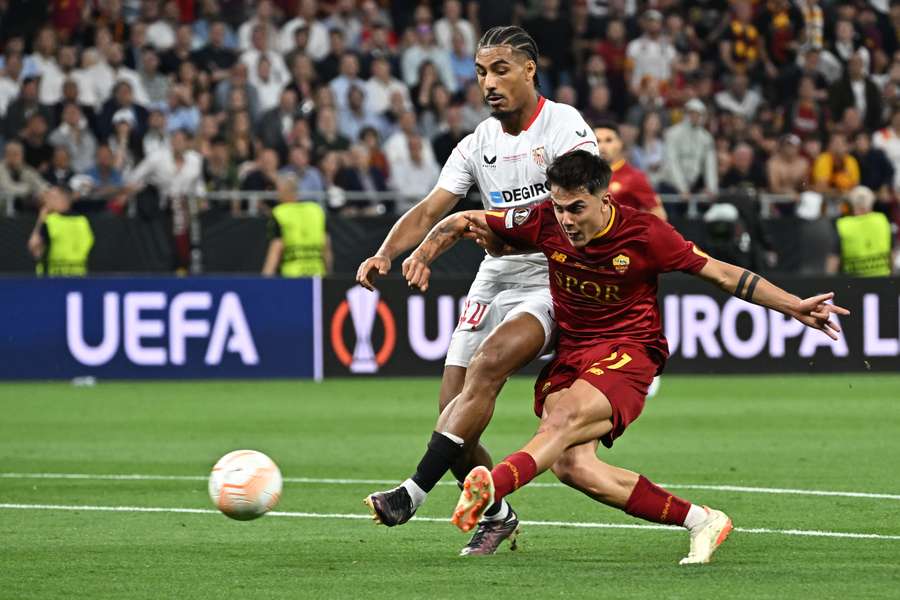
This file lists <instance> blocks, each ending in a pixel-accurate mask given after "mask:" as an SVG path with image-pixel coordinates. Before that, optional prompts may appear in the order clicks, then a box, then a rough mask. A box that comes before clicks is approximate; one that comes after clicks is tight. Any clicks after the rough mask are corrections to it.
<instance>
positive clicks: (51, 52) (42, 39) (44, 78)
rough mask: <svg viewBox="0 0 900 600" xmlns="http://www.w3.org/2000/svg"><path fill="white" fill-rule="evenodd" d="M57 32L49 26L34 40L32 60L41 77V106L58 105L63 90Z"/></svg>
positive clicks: (39, 93) (41, 30)
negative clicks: (58, 58) (58, 60)
mask: <svg viewBox="0 0 900 600" xmlns="http://www.w3.org/2000/svg"><path fill="white" fill-rule="evenodd" d="M56 53H57V39H56V30H54V29H53V27H50V26H49V25H45V26H44V27H41V29H40V30H39V31H38V34H37V38H36V39H35V40H34V52H33V53H32V54H31V60H32V61H33V62H34V64H35V66H36V67H37V70H38V72H39V73H40V75H41V84H40V86H39V91H38V98H39V99H40V101H41V104H56V103H57V102H58V101H59V96H60V92H61V90H62V82H63V72H62V70H61V69H60V68H59V65H58V64H57V62H56Z"/></svg>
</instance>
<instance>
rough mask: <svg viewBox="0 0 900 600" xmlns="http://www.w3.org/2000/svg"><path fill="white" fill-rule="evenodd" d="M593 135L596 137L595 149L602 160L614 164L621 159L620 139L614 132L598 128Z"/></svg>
mask: <svg viewBox="0 0 900 600" xmlns="http://www.w3.org/2000/svg"><path fill="white" fill-rule="evenodd" d="M594 135H596V136H597V149H598V150H599V151H600V156H601V157H602V158H603V160H605V161H606V162H608V163H614V162H616V161H617V160H619V158H621V157H622V138H620V137H619V135H618V134H617V133H616V132H615V131H613V130H612V129H606V128H605V127H598V128H597V129H595V130H594Z"/></svg>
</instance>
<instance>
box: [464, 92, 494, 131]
mask: <svg viewBox="0 0 900 600" xmlns="http://www.w3.org/2000/svg"><path fill="white" fill-rule="evenodd" d="M490 116H491V112H490V111H489V110H488V109H487V106H485V104H484V98H483V97H482V96H481V88H479V87H478V83H476V82H472V83H470V84H469V85H468V87H466V95H465V102H464V103H463V107H462V118H463V128H464V129H466V130H468V131H475V128H476V127H478V124H479V123H481V122H482V121H484V120H485V119H487V118H488V117H490Z"/></svg>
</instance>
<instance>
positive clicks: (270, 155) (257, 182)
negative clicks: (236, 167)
mask: <svg viewBox="0 0 900 600" xmlns="http://www.w3.org/2000/svg"><path fill="white" fill-rule="evenodd" d="M278 165H279V160H278V153H277V152H275V150H273V149H272V148H263V149H262V151H261V152H260V153H259V157H258V158H257V159H256V162H255V163H254V164H253V165H252V167H251V168H250V169H249V170H248V171H247V172H245V173H244V177H243V179H242V180H241V189H242V190H246V191H253V192H271V191H274V190H275V184H276V183H277V179H278Z"/></svg>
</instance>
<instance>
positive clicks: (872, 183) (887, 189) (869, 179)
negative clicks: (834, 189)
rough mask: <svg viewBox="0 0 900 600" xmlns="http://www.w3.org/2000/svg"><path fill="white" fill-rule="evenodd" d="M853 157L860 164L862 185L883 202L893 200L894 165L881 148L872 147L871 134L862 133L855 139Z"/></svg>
mask: <svg viewBox="0 0 900 600" xmlns="http://www.w3.org/2000/svg"><path fill="white" fill-rule="evenodd" d="M853 142H854V143H853V146H854V148H853V156H854V158H856V162H857V163H859V177H860V180H859V182H860V185H862V186H863V187H866V188H868V189H870V190H872V191H873V192H875V196H876V197H877V198H879V199H881V200H885V201H888V200H890V199H891V190H892V189H893V185H894V165H893V164H891V161H890V160H889V159H888V157H887V155H886V154H885V153H884V151H883V150H881V148H876V147H875V146H873V145H872V140H871V138H870V137H869V134H868V133H866V132H865V131H860V132H859V133H857V134H856V135H855V136H854V138H853Z"/></svg>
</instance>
